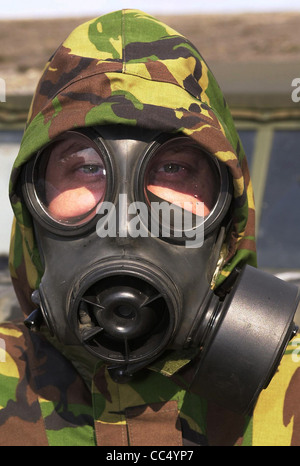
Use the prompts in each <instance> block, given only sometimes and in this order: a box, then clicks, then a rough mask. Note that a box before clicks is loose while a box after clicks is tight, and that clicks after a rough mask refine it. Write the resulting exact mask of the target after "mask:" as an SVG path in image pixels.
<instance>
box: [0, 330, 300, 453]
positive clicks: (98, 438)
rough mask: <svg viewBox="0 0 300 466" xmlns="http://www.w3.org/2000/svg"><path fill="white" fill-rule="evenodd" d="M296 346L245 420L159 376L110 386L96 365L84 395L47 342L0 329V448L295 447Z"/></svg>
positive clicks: (299, 416)
mask: <svg viewBox="0 0 300 466" xmlns="http://www.w3.org/2000/svg"><path fill="white" fill-rule="evenodd" d="M299 360H300V339H299V337H298V338H296V339H294V340H293V341H292V342H291V343H290V344H289V346H288V349H287V351H286V354H285V356H284V358H283V361H282V363H281V365H280V366H279V369H278V371H277V374H276V375H275V377H274V378H273V379H272V381H271V383H270V385H269V387H268V389H267V390H264V391H263V392H262V394H261V395H260V398H259V400H258V403H257V405H256V407H255V410H254V413H253V416H245V417H244V416H240V415H237V414H235V413H232V412H228V411H226V410H223V409H221V408H219V407H218V406H216V405H214V404H212V403H209V402H207V401H206V400H202V399H200V398H198V397H196V396H195V395H193V394H191V393H189V392H187V391H186V390H184V389H183V387H182V386H178V385H177V384H176V383H175V382H174V381H173V380H171V379H170V378H168V377H165V376H163V375H162V374H159V373H152V372H150V371H149V373H148V374H147V375H146V376H145V378H139V379H136V380H134V381H133V382H131V383H128V384H124V385H123V384H122V385H119V384H116V383H114V382H113V381H112V380H111V378H110V377H109V376H108V375H107V374H106V369H105V366H104V365H101V363H98V364H96V365H95V368H94V375H93V377H92V381H91V389H90V387H88V386H87V385H86V384H85V383H84V381H83V379H82V378H81V377H80V376H79V374H78V372H77V371H76V370H75V369H74V366H73V365H72V364H71V363H70V361H69V360H68V359H66V358H65V357H64V356H63V355H62V354H61V352H60V351H58V350H57V349H56V348H54V347H53V346H52V345H51V344H50V343H49V341H48V339H46V338H43V337H41V336H40V335H39V334H38V335H36V334H34V333H32V332H29V331H28V330H27V329H25V328H24V325H23V324H19V325H17V324H11V323H7V324H2V325H1V326H0V386H1V390H0V407H1V409H0V445H1V446H5V445H9V446H11V445H17V446H47V445H49V446H95V445H99V446H128V445H130V446H141V445H142V446H179V445H183V446H192V445H203V446H206V445H207V446H215V445H217V446H226V445H227V446H234V445H236V446H250V445H253V446H288V445H300V429H299V422H300V408H299V401H298V396H297V387H299V382H300V380H299V374H300V362H299Z"/></svg>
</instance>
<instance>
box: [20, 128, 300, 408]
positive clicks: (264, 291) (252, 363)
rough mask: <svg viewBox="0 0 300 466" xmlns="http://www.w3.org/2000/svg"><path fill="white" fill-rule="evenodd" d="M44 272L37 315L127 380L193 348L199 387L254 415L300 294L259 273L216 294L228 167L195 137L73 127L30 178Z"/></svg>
mask: <svg viewBox="0 0 300 466" xmlns="http://www.w3.org/2000/svg"><path fill="white" fill-rule="evenodd" d="M23 194H24V198H25V202H26V204H27V206H28V208H29V210H30V212H31V214H32V216H33V219H34V226H35V234H36V238H37V242H38V247H39V251H40V255H41V258H42V260H43V263H44V274H43V277H42V280H41V283H40V286H39V288H38V289H37V290H35V292H34V293H33V300H34V302H36V303H37V306H38V308H37V309H38V310H37V311H35V312H34V313H33V314H31V315H30V316H29V317H28V318H27V319H26V321H25V323H26V325H27V326H28V327H29V328H31V329H32V330H35V329H37V328H38V327H39V326H40V325H41V321H45V322H46V324H47V325H48V327H49V329H50V331H51V332H52V333H53V334H54V335H55V336H56V337H57V338H58V339H59V340H60V341H61V342H62V343H63V344H65V345H82V346H83V347H84V348H86V350H87V351H88V352H90V353H91V354H93V355H94V356H97V357H98V358H100V359H102V360H104V361H105V362H106V363H107V365H108V368H109V371H110V374H111V376H112V378H113V379H114V380H115V381H116V382H119V383H122V382H127V381H128V380H129V379H130V378H131V377H132V375H133V374H134V373H136V372H137V371H140V370H141V369H142V368H144V367H146V366H148V365H150V364H151V363H152V362H153V361H155V360H156V359H158V358H159V357H160V356H162V355H163V354H164V353H165V351H166V350H190V349H191V350H193V349H194V350H195V353H197V356H196V357H195V359H194V361H192V362H191V364H194V369H195V376H194V380H193V382H192V383H191V387H190V389H191V390H192V391H194V392H196V393H199V394H200V395H201V396H204V397H208V398H210V399H213V401H215V402H217V403H219V404H220V405H222V406H224V407H226V408H228V409H231V410H235V411H238V412H243V413H245V412H248V411H249V410H250V409H251V408H252V407H253V405H254V403H255V401H256V399H257V397H258V395H259V393H260V391H261V390H262V389H263V388H265V387H266V385H267V384H268V382H269V380H270V379H271V378H272V376H273V374H274V372H275V371H276V368H277V367H278V364H279V362H280V359H281V356H282V354H283V352H284V350H285V347H286V345H287V344H288V342H289V340H290V338H291V337H292V336H293V334H294V333H295V332H296V329H295V326H294V323H293V316H294V314H295V311H296V308H297V305H298V301H299V296H298V289H297V287H296V286H294V285H291V284H288V283H285V282H283V281H281V280H279V279H277V278H275V277H273V276H272V275H270V274H267V273H265V272H262V271H259V270H256V269H254V268H252V267H250V266H246V267H244V268H243V269H242V270H238V271H236V273H232V274H231V277H230V278H229V279H228V280H227V281H226V282H225V284H224V286H223V287H222V289H220V290H216V292H213V291H212V290H211V288H210V283H211V279H212V275H213V273H214V270H215V268H216V263H217V260H218V257H219V253H220V248H221V245H222V243H223V240H224V235H225V234H226V228H227V226H228V223H229V222H228V218H229V213H230V212H229V209H230V204H231V198H232V196H231V182H230V176H229V173H228V170H227V168H226V166H225V165H224V164H222V163H221V162H219V161H218V160H217V159H215V158H213V157H212V156H211V155H210V154H208V153H206V152H205V151H204V150H203V149H202V148H201V147H200V146H198V145H197V144H195V142H193V141H192V140H191V139H190V138H188V137H185V136H172V137H171V136H167V135H157V134H155V133H154V132H148V131H140V130H137V129H130V128H123V129H119V128H118V130H116V129H111V128H109V127H101V128H99V130H98V129H97V128H94V129H89V130H86V129H85V130H82V131H80V130H78V131H76V132H73V131H70V132H67V133H65V134H64V135H62V136H60V137H59V138H57V139H56V140H55V141H53V142H52V143H51V144H49V146H47V147H46V148H44V149H43V150H42V151H41V152H39V153H38V154H37V155H36V157H33V158H32V160H31V161H30V162H28V163H27V164H26V166H25V170H24V176H23Z"/></svg>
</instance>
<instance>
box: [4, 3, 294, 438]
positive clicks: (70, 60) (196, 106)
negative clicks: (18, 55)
mask: <svg viewBox="0 0 300 466" xmlns="http://www.w3.org/2000/svg"><path fill="white" fill-rule="evenodd" d="M107 124H109V125H114V124H115V125H120V124H121V125H122V124H123V125H131V126H139V127H141V128H146V129H158V128H159V129H160V130H161V132H171V133H183V134H185V135H188V136H190V137H191V138H192V139H193V140H195V141H196V142H198V143H199V144H200V145H201V146H203V147H204V148H205V149H206V150H207V151H208V152H209V153H210V154H212V156H214V157H216V158H218V159H219V160H220V161H221V162H223V163H224V164H226V166H227V167H228V170H229V172H230V174H231V177H232V180H233V202H232V224H231V229H230V230H229V231H228V235H227V236H226V238H225V240H224V244H223V247H222V249H221V254H220V257H219V261H218V266H217V269H216V271H215V274H214V278H213V281H212V284H211V286H212V288H214V287H217V286H219V284H220V283H221V282H222V281H223V280H224V279H225V278H226V277H228V275H229V274H230V273H231V271H232V270H233V269H234V267H236V265H238V264H245V263H248V264H250V265H254V266H255V265H256V248H255V215H254V201H253V192H252V185H251V180H250V177H249V171H248V165H247V160H246V157H245V153H244V150H243V147H242V144H241V142H240V139H239V137H238V134H237V131H236V129H235V126H234V124H233V120H232V117H231V114H230V111H229V108H228V106H227V104H226V101H225V99H224V97H223V95H222V92H221V90H220V88H219V86H218V84H217V82H216V80H215V78H214V76H213V74H212V73H211V71H210V69H209V67H208V66H207V64H206V62H205V60H204V59H203V58H202V56H201V54H200V53H199V51H198V50H196V49H195V47H194V46H193V44H192V43H191V42H189V41H188V40H187V39H186V38H185V37H183V36H182V35H181V34H180V33H178V32H177V31H174V30H173V29H172V28H170V27H169V26H167V25H165V24H163V23H162V22H160V21H159V20H157V19H156V18H153V17H152V16H149V15H147V14H145V13H143V12H141V11H138V10H124V11H117V12H114V13H111V14H108V15H105V16H102V17H99V18H95V19H92V20H90V21H88V22H86V23H84V24H82V25H80V26H79V27H77V28H76V29H75V30H74V31H73V32H72V33H71V34H70V35H69V37H68V38H67V39H66V40H65V41H64V42H63V43H62V44H61V45H60V46H59V47H58V49H57V50H56V52H55V53H54V54H53V56H52V57H51V58H50V59H49V62H48V63H47V64H46V66H45V69H44V71H43V74H42V77H41V80H40V82H39V84H38V86H37V89H36V93H35V95H34V98H33V101H32V105H31V108H30V112H29V115H28V121H27V125H26V128H25V132H24V136H23V139H22V143H21V147H20V151H19V154H18V157H17V159H16V161H15V164H14V167H13V170H12V175H11V180H10V199H11V204H12V208H13V211H14V217H15V218H14V224H13V229H12V236H11V248H10V257H9V261H10V272H11V276H12V281H13V284H14V287H15V290H16V294H17V297H18V299H19V302H20V305H21V307H22V310H23V312H24V314H25V315H28V314H29V313H30V312H31V311H32V310H33V309H34V305H33V303H32V301H31V293H32V291H33V290H35V289H36V288H37V287H38V286H39V283H40V280H41V277H42V275H43V264H42V261H41V258H40V256H39V251H38V247H37V244H36V240H35V236H34V229H33V226H32V219H31V216H30V214H29V212H28V210H27V208H26V206H25V204H24V202H23V201H22V196H21V194H20V174H21V171H22V167H23V165H24V164H25V163H26V162H27V161H28V160H29V159H30V158H31V157H33V156H34V155H35V154H36V152H37V151H38V150H39V149H40V148H42V147H43V146H45V144H47V143H49V142H50V141H51V140H52V139H53V138H55V137H56V136H58V135H59V134H61V133H63V132H64V131H67V130H69V129H73V128H78V127H86V126H93V125H107ZM53 343H54V342H53ZM0 350H1V353H0V354H1V358H0V377H1V390H0V397H1V402H0V407H1V410H0V444H1V445H95V444H97V445H111V444H113V445H124V444H126V445H127V444H130V445H149V444H150V445H181V444H182V443H184V444H185V445H189V444H196V445H197V444H200V445H201V444H209V445H215V444H217V445H218V444H219V445H223V444H230V445H234V444H243V445H248V444H254V445H258V444H276V445H281V444H291V443H292V444H297V443H299V433H297V422H299V421H298V419H299V414H297V410H298V411H299V409H298V404H295V403H294V398H293V396H292V393H293V387H294V386H295V384H296V379H297V376H298V373H299V371H298V366H299V363H297V362H296V363H295V361H294V360H295V359H297V357H296V356H297V355H295V354H293V353H294V351H296V350H297V348H293V347H292V350H291V351H290V352H291V354H289V355H287V356H285V361H284V362H283V363H282V366H281V368H280V370H279V372H278V374H277V375H276V377H275V379H274V380H273V381H272V383H271V385H270V387H269V388H268V390H266V391H265V393H263V394H262V395H261V400H262V401H259V403H258V405H257V407H256V410H255V413H254V416H253V417H252V416H251V417H249V418H241V417H239V416H236V415H234V414H232V413H224V412H222V411H221V410H219V409H218V408H217V407H216V406H213V405H211V404H209V403H207V402H205V401H204V400H201V399H199V398H198V397H196V396H195V395H193V394H191V393H189V392H188V391H187V390H186V388H185V386H184V382H185V376H182V377H181V380H180V381H179V380H178V379H177V380H175V378H174V377H167V376H165V375H164V373H163V372H162V371H160V372H159V371H155V370H153V369H150V368H149V369H148V370H147V372H146V375H145V377H141V378H137V379H135V380H133V381H132V382H131V383H128V384H125V385H117V384H115V383H113V382H112V381H111V379H110V378H109V377H107V374H106V370H105V366H104V365H102V363H97V364H95V365H93V363H92V362H88V363H86V361H85V360H81V359H80V357H79V355H77V356H76V354H75V355H74V354H73V355H72V356H71V357H70V355H69V354H68V355H66V356H67V357H65V355H64V348H58V347H57V345H56V344H55V343H54V345H52V343H51V342H50V341H49V339H48V338H44V336H43V335H37V334H30V333H28V331H27V330H26V329H25V328H24V326H23V324H20V325H16V324H3V325H2V326H1V329H0ZM292 356H294V358H292ZM90 365H93V368H92V369H91V368H90ZM87 366H88V367H87ZM188 367H189V364H187V366H186V367H183V368H182V371H184V370H188V369H187V368H188ZM180 373H181V374H185V373H184V372H183V373H182V372H181V371H180ZM274 394H275V400H276V402H275V401H274ZM256 413H257V414H256ZM274 426H275V427H274ZM297 435H298V438H297Z"/></svg>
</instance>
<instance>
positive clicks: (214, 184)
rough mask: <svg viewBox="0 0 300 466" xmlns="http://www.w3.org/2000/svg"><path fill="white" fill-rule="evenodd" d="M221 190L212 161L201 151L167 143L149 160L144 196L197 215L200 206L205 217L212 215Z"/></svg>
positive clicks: (184, 144)
mask: <svg viewBox="0 0 300 466" xmlns="http://www.w3.org/2000/svg"><path fill="white" fill-rule="evenodd" d="M219 190H220V181H219V175H218V173H217V170H216V167H215V166H214V164H213V161H212V160H210V157H209V155H208V154H206V153H205V152H204V151H202V150H201V148H200V147H199V148H198V147H196V146H195V145H191V144H189V143H184V142H183V143H180V144H179V145H178V143H177V144H176V143H174V142H172V141H170V142H169V143H166V144H164V145H162V146H161V147H160V149H159V150H158V151H157V153H156V154H155V155H154V156H153V157H152V159H151V160H150V163H149V166H148V169H147V171H146V176H145V193H146V196H147V197H148V200H150V198H151V195H154V196H157V197H158V198H160V199H161V200H163V201H167V202H169V203H171V204H175V205H178V206H179V207H181V208H185V209H186V210H189V211H191V212H192V213H193V214H197V203H199V202H202V203H203V206H204V216H207V215H209V213H210V212H211V211H212V209H213V207H214V205H215V203H216V201H217V198H218V195H219Z"/></svg>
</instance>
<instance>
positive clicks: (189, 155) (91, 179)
mask: <svg viewBox="0 0 300 466" xmlns="http://www.w3.org/2000/svg"><path fill="white" fill-rule="evenodd" d="M44 176H45V199H46V206H47V210H48V212H49V214H50V215H51V216H52V217H53V218H54V219H56V220H63V221H68V220H72V219H75V218H79V217H80V216H84V221H87V220H88V219H89V218H90V217H92V216H93V215H94V214H95V209H96V208H97V207H98V206H99V205H100V203H101V202H102V201H103V199H104V197H105V192H106V183H107V179H106V177H107V171H106V168H105V163H104V160H103V157H102V156H101V153H100V150H97V148H94V147H89V146H88V145H85V144H84V143H83V142H79V141H74V140H72V139H71V138H70V139H66V140H62V141H58V142H56V143H55V144H54V145H53V146H52V147H51V148H50V155H49V160H48V163H47V167H46V170H45V175H44ZM218 189H219V185H218V179H217V174H216V172H215V170H214V169H213V167H212V164H211V163H210V162H209V159H208V156H207V155H206V154H205V153H204V152H203V151H201V149H200V148H197V147H195V146H189V145H184V144H179V145H178V146H174V144H173V145H168V144H166V145H163V146H161V148H160V149H159V150H158V151H157V152H156V154H155V155H154V156H153V158H152V159H151V161H150V163H149V166H148V168H147V170H146V175H145V180H144V192H145V194H146V197H148V195H150V197H151V194H154V195H155V196H157V197H158V198H160V199H161V200H163V201H167V202H168V203H170V204H175V205H178V206H180V207H182V208H185V209H187V210H189V211H190V212H192V213H193V214H196V209H197V204H199V202H201V203H203V207H204V216H207V215H208V214H209V213H210V212H211V210H212V208H213V206H214V204H215V202H216V198H217V195H218Z"/></svg>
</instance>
